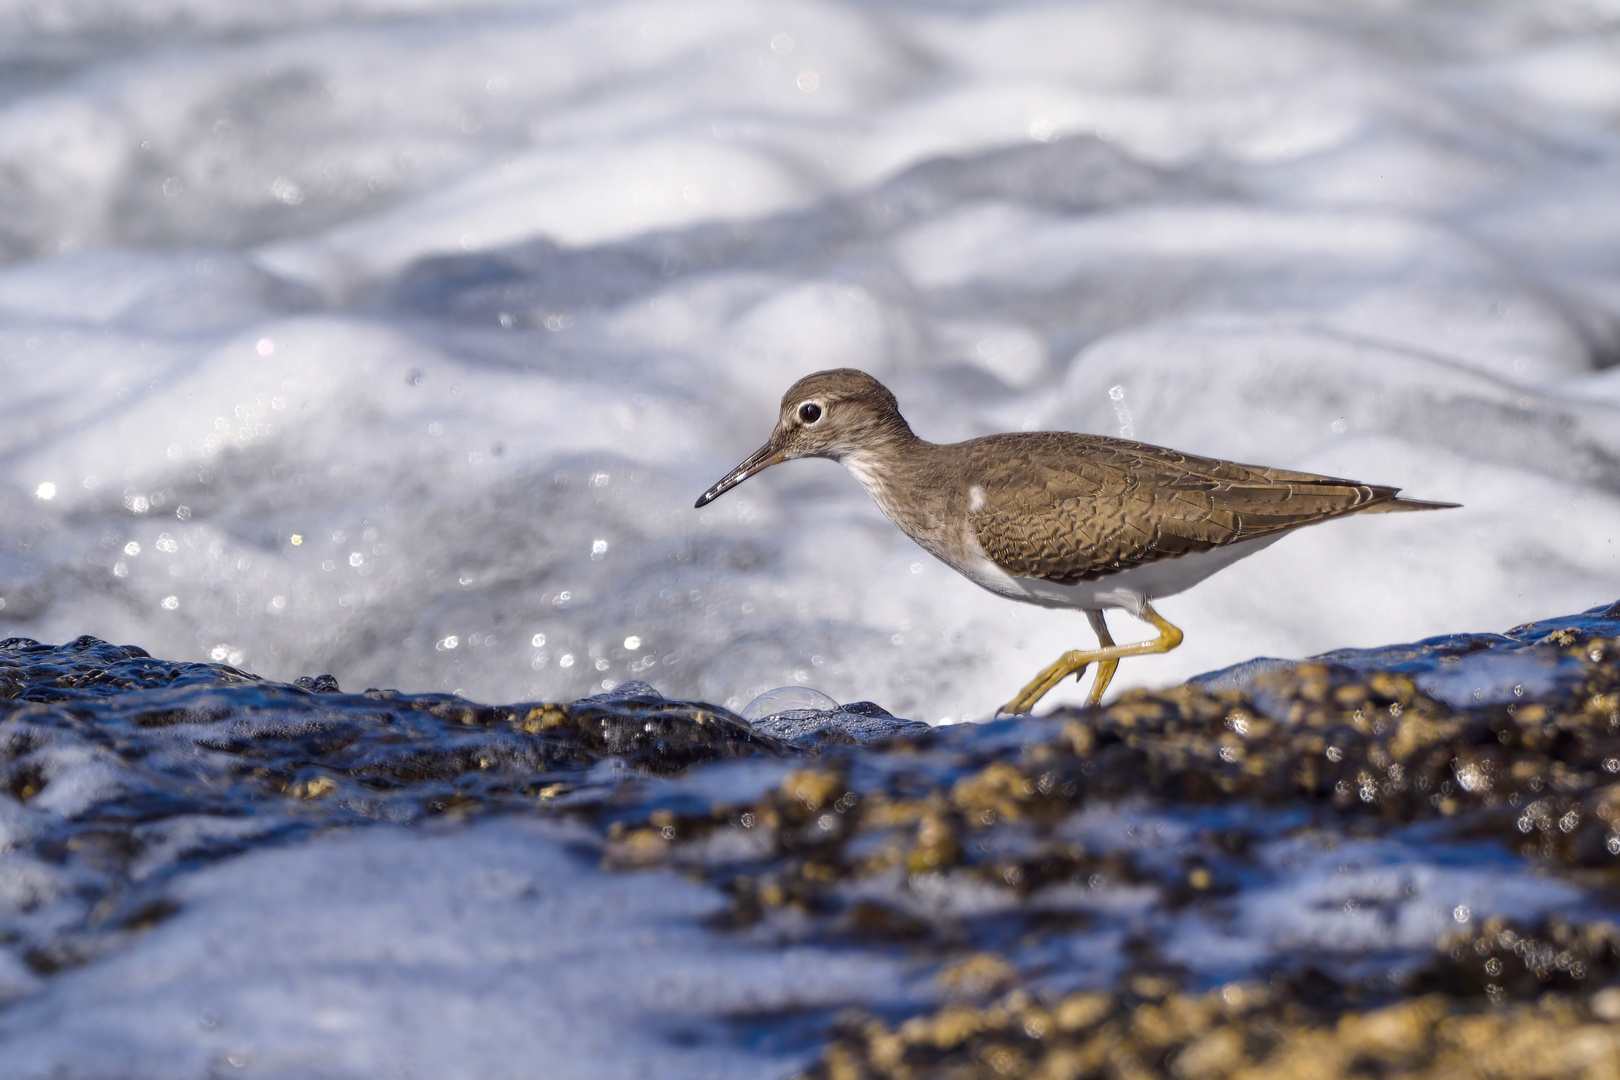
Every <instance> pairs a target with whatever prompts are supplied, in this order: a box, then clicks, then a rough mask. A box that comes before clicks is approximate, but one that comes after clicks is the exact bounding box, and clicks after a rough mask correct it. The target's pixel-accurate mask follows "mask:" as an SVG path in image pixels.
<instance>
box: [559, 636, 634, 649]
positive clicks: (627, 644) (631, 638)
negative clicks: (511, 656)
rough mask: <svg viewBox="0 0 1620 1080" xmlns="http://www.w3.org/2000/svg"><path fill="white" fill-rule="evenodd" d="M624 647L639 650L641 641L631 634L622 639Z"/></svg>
mask: <svg viewBox="0 0 1620 1080" xmlns="http://www.w3.org/2000/svg"><path fill="white" fill-rule="evenodd" d="M535 644H537V645H538V644H539V642H536V643H535ZM624 647H625V648H627V649H639V648H641V639H640V638H639V637H637V636H636V635H635V634H631V635H630V636H629V637H627V638H625V639H624Z"/></svg>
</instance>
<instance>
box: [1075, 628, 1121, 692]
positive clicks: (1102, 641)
mask: <svg viewBox="0 0 1620 1080" xmlns="http://www.w3.org/2000/svg"><path fill="white" fill-rule="evenodd" d="M1086 618H1087V619H1088V620H1090V622H1091V629H1092V630H1093V631H1095V632H1096V634H1097V644H1098V645H1101V646H1102V647H1103V648H1105V649H1110V648H1113V646H1114V639H1113V638H1112V637H1111V636H1110V635H1109V633H1108V623H1106V622H1105V621H1103V613H1102V612H1100V611H1087V612H1086ZM1118 670H1119V661H1118V660H1099V661H1098V662H1097V678H1096V679H1095V680H1094V681H1093V682H1092V684H1091V696H1090V697H1088V698H1086V704H1087V705H1101V704H1102V696H1103V691H1104V690H1107V689H1108V684H1109V683H1111V682H1113V681H1114V672H1116V671H1118ZM1079 678H1080V676H1078V675H1076V676H1075V679H1077V680H1078V679H1079Z"/></svg>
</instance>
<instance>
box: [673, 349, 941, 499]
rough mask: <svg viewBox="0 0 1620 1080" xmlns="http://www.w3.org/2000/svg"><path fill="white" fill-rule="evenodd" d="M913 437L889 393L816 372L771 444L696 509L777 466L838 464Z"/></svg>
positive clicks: (876, 385) (857, 374)
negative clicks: (807, 461) (806, 461)
mask: <svg viewBox="0 0 1620 1080" xmlns="http://www.w3.org/2000/svg"><path fill="white" fill-rule="evenodd" d="M910 437H911V428H910V427H908V426H907V425H906V422H905V420H904V419H903V418H902V417H901V415H900V407H899V405H898V404H897V403H896V402H895V400H894V395H893V394H891V393H889V389H888V387H886V386H884V385H883V384H882V383H880V382H878V381H877V380H876V379H874V378H872V376H870V375H868V374H867V373H866V372H864V371H857V370H855V369H854V368H837V369H835V370H833V371H818V372H816V373H815V374H814V375H806V376H805V377H804V378H802V379H800V380H799V381H798V382H796V383H794V384H793V385H792V386H790V387H788V392H787V393H786V394H783V395H782V410H781V412H780V414H779V415H778V416H777V419H776V429H775V430H774V431H772V432H771V437H770V439H769V441H767V442H766V443H765V445H764V446H762V447H760V448H759V449H758V450H756V451H755V452H754V453H753V454H752V455H750V456H749V457H748V458H747V460H745V461H744V462H743V463H742V464H741V465H738V466H737V467H736V468H735V469H732V470H731V471H730V472H729V473H727V474H726V475H725V476H724V477H722V478H721V479H720V481H719V482H718V483H717V484H715V485H714V486H713V487H711V488H710V489H709V490H708V491H705V492H704V493H703V494H702V495H701V496H699V498H698V501H697V505H698V506H707V505H708V504H709V503H711V502H713V501H714V500H715V499H718V498H719V497H720V496H721V495H724V494H725V493H726V492H728V491H730V490H731V489H732V488H734V487H736V486H737V485H738V484H740V483H742V482H743V481H744V480H746V479H748V478H749V477H750V476H753V475H754V474H755V473H757V472H760V471H762V470H764V469H768V468H770V467H771V466H772V465H775V464H777V463H778V462H782V461H791V460H792V459H794V458H806V457H823V458H832V459H833V460H835V461H838V460H842V459H843V458H844V457H845V456H847V455H849V454H853V453H859V452H860V451H862V450H868V449H873V448H875V447H877V446H880V445H881V444H883V443H884V442H887V441H890V440H894V439H904V438H910Z"/></svg>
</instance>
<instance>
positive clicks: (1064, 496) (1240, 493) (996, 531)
mask: <svg viewBox="0 0 1620 1080" xmlns="http://www.w3.org/2000/svg"><path fill="white" fill-rule="evenodd" d="M964 449H966V450H967V451H968V457H969V461H970V463H971V465H972V475H973V476H974V477H975V478H976V483H977V484H978V486H979V487H980V488H981V489H982V490H983V492H984V501H983V503H982V505H981V506H980V508H979V511H978V513H977V514H975V515H974V517H973V528H974V532H975V533H976V534H977V536H978V540H979V544H980V546H981V547H982V548H983V549H984V553H985V554H986V555H987V556H989V557H990V559H991V560H992V561H993V562H995V563H996V565H998V566H1000V567H1001V568H1002V569H1003V570H1006V571H1007V572H1008V573H1009V574H1012V575H1013V576H1015V577H1036V578H1044V579H1046V580H1048V581H1055V582H1058V583H1060V584H1064V585H1072V584H1074V583H1076V582H1079V581H1091V580H1095V579H1096V578H1099V577H1103V576H1105V575H1107V574H1110V573H1114V572H1116V571H1119V570H1125V569H1128V568H1130V567H1133V566H1140V565H1142V564H1143V563H1150V562H1154V561H1156V560H1159V559H1168V558H1174V557H1175V556H1177V555H1186V554H1189V553H1191V552H1195V551H1207V550H1209V549H1210V548H1215V547H1220V546H1221V545H1223V544H1234V543H1237V542H1239V541H1242V540H1253V539H1256V538H1258V537H1262V536H1269V535H1272V534H1274V533H1278V532H1284V531H1286V530H1289V529H1294V528H1298V527H1299V526H1301V525H1309V524H1311V523H1313V522H1317V521H1324V520H1326V519H1328V518H1333V517H1340V516H1342V515H1344V514H1351V513H1356V512H1358V511H1360V510H1363V509H1370V508H1372V507H1374V506H1378V505H1379V504H1387V503H1389V502H1390V501H1391V500H1395V492H1396V489H1395V488H1388V487H1379V486H1376V485H1373V484H1358V483H1356V482H1355V481H1353V480H1339V479H1335V478H1333V477H1329V476H1315V475H1312V474H1310V473H1297V472H1288V471H1286V470H1283V469H1264V468H1259V467H1257V466H1254V465H1239V464H1237V463H1235V462H1230V461H1219V460H1216V459H1214V458H1205V457H1197V456H1194V455H1192V454H1183V453H1178V452H1177V451H1175V450H1167V449H1165V448H1164V447H1159V446H1149V445H1147V444H1146V443H1137V442H1129V441H1126V440H1123V439H1109V438H1104V437H1102V436H1097V435H1079V434H1071V433H1067V432H1036V433H1031V434H1027V435H996V436H991V437H989V438H987V439H976V440H974V441H973V442H971V443H968V444H964ZM1396 501H1397V502H1401V501H1402V500H1396ZM1392 508H1393V507H1392ZM1402 508H1403V509H1405V508H1406V507H1405V506H1403V507H1402ZM1411 508H1412V509H1418V507H1417V506H1415V505H1414V506H1412V507H1411Z"/></svg>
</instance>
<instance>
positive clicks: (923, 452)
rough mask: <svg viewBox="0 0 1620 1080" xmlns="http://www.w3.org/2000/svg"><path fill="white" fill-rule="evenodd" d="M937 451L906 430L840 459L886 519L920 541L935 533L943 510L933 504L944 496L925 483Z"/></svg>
mask: <svg viewBox="0 0 1620 1080" xmlns="http://www.w3.org/2000/svg"><path fill="white" fill-rule="evenodd" d="M937 450H939V447H937V446H935V445H934V444H933V443H931V442H927V441H925V440H923V439H919V438H917V436H916V435H914V434H912V433H911V429H910V428H906V429H904V430H897V431H893V432H886V433H885V435H884V437H883V438H881V439H874V440H869V441H868V442H866V443H864V444H863V445H861V446H860V447H858V448H856V449H854V450H849V451H846V452H844V453H843V454H841V455H840V456H839V459H838V460H839V463H840V464H841V465H843V466H844V468H846V469H848V470H849V471H850V474H851V475H852V476H854V477H855V479H856V480H859V481H860V483H861V486H862V487H864V488H865V489H866V493H867V494H868V495H870V496H872V501H873V502H875V503H877V505H878V509H879V510H882V511H883V516H884V517H886V518H888V519H889V520H890V521H892V522H894V523H895V524H896V525H898V526H900V528H901V530H902V531H903V532H905V533H907V534H908V535H910V536H911V537H913V538H917V537H918V536H919V534H920V533H926V532H930V531H932V530H933V528H934V527H935V526H936V525H937V522H936V520H935V519H936V518H937V517H939V513H938V511H939V509H940V508H939V507H935V506H933V505H931V504H932V503H933V502H934V501H935V499H936V497H937V496H939V495H942V494H943V493H941V492H935V491H933V490H932V487H933V486H932V485H930V484H928V483H926V482H925V477H926V474H927V473H928V471H929V469H928V465H929V459H930V455H931V452H934V451H937ZM902 491H903V492H905V495H906V497H905V499H904V501H903V502H902V501H901V500H900V499H899V498H897V496H898V495H899V493H900V492H902Z"/></svg>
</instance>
